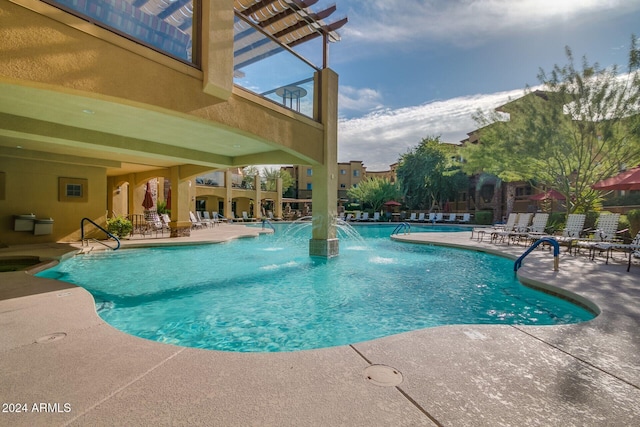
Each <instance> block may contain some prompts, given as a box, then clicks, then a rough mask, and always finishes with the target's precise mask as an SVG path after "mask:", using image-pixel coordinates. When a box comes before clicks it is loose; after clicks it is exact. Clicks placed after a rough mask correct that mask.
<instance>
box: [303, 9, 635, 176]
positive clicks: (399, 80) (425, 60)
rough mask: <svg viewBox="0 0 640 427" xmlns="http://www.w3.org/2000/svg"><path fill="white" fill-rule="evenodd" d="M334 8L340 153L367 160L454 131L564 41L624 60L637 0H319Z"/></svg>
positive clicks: (516, 86)
mask: <svg viewBox="0 0 640 427" xmlns="http://www.w3.org/2000/svg"><path fill="white" fill-rule="evenodd" d="M333 3H335V4H336V5H337V11H336V12H335V13H334V14H333V15H332V16H331V17H330V18H328V19H327V20H326V21H328V22H333V21H335V20H338V19H340V18H342V17H344V16H347V17H348V18H349V22H348V23H347V24H346V25H345V26H344V27H342V29H340V30H339V31H338V33H339V34H340V36H341V41H340V42H338V43H333V44H331V45H330V50H329V54H330V59H329V67H330V68H332V69H333V70H334V71H336V72H337V73H338V75H339V85H340V86H339V87H340V88H339V100H338V106H339V107H338V108H339V116H340V121H339V128H338V161H340V162H347V161H351V160H361V161H363V162H364V165H365V166H366V167H367V170H369V171H380V170H388V169H389V165H391V164H392V163H395V162H397V161H398V159H399V158H400V156H401V155H402V154H404V153H406V152H407V151H408V150H410V149H412V148H414V147H416V146H417V145H418V144H419V143H420V141H421V140H422V138H425V137H429V136H440V137H441V140H442V141H445V142H452V143H457V142H459V141H460V140H462V139H464V138H465V137H466V135H467V133H468V132H471V131H473V130H474V129H476V128H477V126H476V123H475V122H474V120H473V118H472V115H473V114H474V113H475V112H477V111H478V110H479V109H480V110H483V111H488V110H491V109H493V108H495V107H498V106H500V105H502V104H504V103H505V102H507V101H508V100H510V99H514V98H517V97H520V96H522V95H523V93H524V90H525V87H527V86H530V87H534V86H537V85H538V84H539V80H538V78H537V76H538V73H539V71H540V69H542V70H544V71H551V70H552V69H553V66H554V65H555V64H557V65H565V64H567V57H566V55H565V48H566V47H567V46H568V47H570V48H571V50H572V51H573V55H574V57H575V58H576V65H577V66H580V65H581V62H582V57H583V56H586V58H587V59H588V61H589V62H590V63H593V62H597V63H598V64H600V66H602V67H609V66H611V65H613V64H617V65H618V66H619V67H620V71H621V72H624V71H626V64H627V59H628V52H629V44H630V39H631V35H632V34H636V35H638V36H640V0H320V1H318V3H316V4H315V5H314V6H312V10H314V11H319V10H322V9H324V8H325V7H327V6H329V5H331V4H333Z"/></svg>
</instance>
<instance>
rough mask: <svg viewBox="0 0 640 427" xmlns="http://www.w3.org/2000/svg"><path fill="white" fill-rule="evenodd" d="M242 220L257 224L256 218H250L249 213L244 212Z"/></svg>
mask: <svg viewBox="0 0 640 427" xmlns="http://www.w3.org/2000/svg"><path fill="white" fill-rule="evenodd" d="M242 220H243V221H244V222H255V221H256V219H255V218H249V214H248V213H247V211H242Z"/></svg>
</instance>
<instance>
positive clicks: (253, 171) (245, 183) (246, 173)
mask: <svg viewBox="0 0 640 427" xmlns="http://www.w3.org/2000/svg"><path fill="white" fill-rule="evenodd" d="M258 175H260V170H259V169H258V168H257V167H256V166H247V167H245V168H243V169H242V188H247V189H250V190H251V189H253V187H254V186H255V179H256V176H258Z"/></svg>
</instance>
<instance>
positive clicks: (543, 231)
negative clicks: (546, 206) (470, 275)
mask: <svg viewBox="0 0 640 427" xmlns="http://www.w3.org/2000/svg"><path fill="white" fill-rule="evenodd" d="M585 220H586V215H585V214H569V216H568V217H567V221H566V225H565V227H564V228H563V229H562V231H561V232H559V233H549V232H548V230H547V224H548V222H549V214H548V213H536V214H531V213H511V214H509V216H508V218H507V221H506V222H505V223H504V224H495V225H493V226H491V227H474V228H473V229H472V232H471V237H470V239H471V240H476V241H477V242H478V243H480V242H482V241H483V240H484V238H485V236H487V235H488V236H490V239H489V242H490V243H492V244H494V245H499V244H506V245H507V246H509V245H524V246H531V245H532V244H534V243H535V242H536V241H538V240H540V239H543V238H548V239H553V240H555V241H557V242H558V244H560V245H562V246H566V247H567V249H566V252H567V253H570V254H573V255H574V256H579V255H581V254H584V255H586V256H587V257H588V258H589V259H591V260H594V261H595V260H596V257H598V256H603V257H605V264H608V263H609V260H610V259H611V258H612V257H613V256H614V253H615V252H620V253H623V254H624V255H625V256H626V255H628V258H627V261H626V264H627V271H629V270H630V268H631V264H632V261H633V259H634V258H639V259H640V232H638V234H637V235H636V236H635V237H634V238H633V239H632V240H630V241H629V240H627V241H625V240H624V239H623V235H624V234H625V233H627V232H628V231H629V230H628V229H622V230H619V229H618V228H619V224H620V214H618V213H602V214H600V215H599V217H598V219H597V221H596V224H595V226H594V227H593V228H584V225H585ZM627 239H628V237H627ZM546 246H548V245H541V248H545V247H546Z"/></svg>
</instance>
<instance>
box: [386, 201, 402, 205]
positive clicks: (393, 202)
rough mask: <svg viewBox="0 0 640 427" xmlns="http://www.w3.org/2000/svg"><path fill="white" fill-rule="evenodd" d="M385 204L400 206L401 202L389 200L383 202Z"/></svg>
mask: <svg viewBox="0 0 640 427" xmlns="http://www.w3.org/2000/svg"><path fill="white" fill-rule="evenodd" d="M384 205H385V206H402V203H399V202H396V201H395V200H389V201H388V202H385V204H384Z"/></svg>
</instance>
